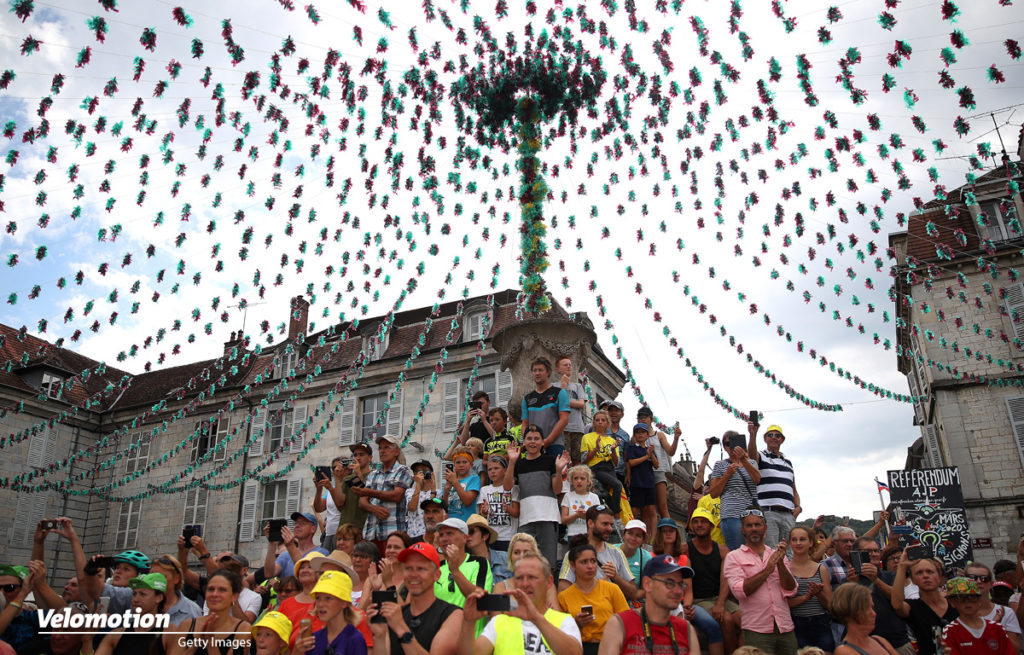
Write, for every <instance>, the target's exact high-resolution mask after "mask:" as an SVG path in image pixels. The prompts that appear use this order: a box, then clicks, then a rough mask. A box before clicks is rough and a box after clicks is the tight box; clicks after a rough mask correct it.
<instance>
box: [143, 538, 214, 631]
mask: <svg viewBox="0 0 1024 655" xmlns="http://www.w3.org/2000/svg"><path fill="white" fill-rule="evenodd" d="M149 570H150V572H151V573H160V574H163V576H164V579H166V580H167V598H166V600H165V601H164V605H163V608H161V610H160V611H161V612H163V613H164V614H167V615H168V617H169V620H170V622H171V625H179V624H180V623H182V622H184V621H186V620H187V619H195V618H199V617H200V616H202V615H203V610H201V609H199V606H198V605H196V604H195V603H193V602H192V601H191V600H189V599H188V598H185V595H184V594H183V593H181V590H182V588H183V587H184V584H185V576H184V574H183V572H182V569H181V562H179V561H178V560H177V558H175V557H171V556H170V555H162V556H160V557H158V558H157V559H155V560H154V561H153V564H152V566H151V567H150V569H149Z"/></svg>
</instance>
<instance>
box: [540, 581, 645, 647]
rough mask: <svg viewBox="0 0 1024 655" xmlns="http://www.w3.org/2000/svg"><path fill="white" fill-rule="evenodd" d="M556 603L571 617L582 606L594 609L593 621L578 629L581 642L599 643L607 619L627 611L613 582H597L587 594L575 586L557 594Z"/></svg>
mask: <svg viewBox="0 0 1024 655" xmlns="http://www.w3.org/2000/svg"><path fill="white" fill-rule="evenodd" d="M558 603H559V605H561V606H562V610H563V611H565V612H568V613H569V614H571V615H572V616H576V615H577V614H579V613H580V609H581V608H582V607H583V606H584V605H591V606H592V607H593V608H594V620H593V621H591V622H590V623H588V624H586V625H585V626H583V627H581V628H580V634H581V635H582V636H583V641H584V642H587V641H592V642H599V641H601V635H603V634H604V626H605V624H606V623H608V619H610V618H612V616H613V615H615V614H618V613H619V612H625V611H626V610H628V609H629V605H628V604H627V603H626V597H625V596H624V595H623V594H622V590H621V589H619V586H618V585H617V584H615V583H614V582H608V581H607V580H598V581H597V586H596V587H594V588H593V589H591V590H590V593H589V594H585V593H583V592H582V591H580V588H579V587H577V586H576V585H575V584H574V585H572V586H571V587H569V588H568V589H566V590H565V591H563V592H560V593H559V594H558Z"/></svg>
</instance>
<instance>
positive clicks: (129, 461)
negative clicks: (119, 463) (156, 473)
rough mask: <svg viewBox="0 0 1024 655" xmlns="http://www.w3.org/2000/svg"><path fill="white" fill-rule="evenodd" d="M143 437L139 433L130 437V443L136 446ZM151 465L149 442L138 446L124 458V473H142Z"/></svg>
mask: <svg viewBox="0 0 1024 655" xmlns="http://www.w3.org/2000/svg"><path fill="white" fill-rule="evenodd" d="M141 436H142V435H141V434H140V433H138V432H135V433H132V434H130V435H128V442H129V443H132V444H134V443H135V442H136V441H138V439H139V438H140V437H141ZM146 464H149V442H148V441H147V442H146V443H141V444H138V445H136V446H135V447H134V449H133V450H131V451H129V452H128V454H127V455H125V456H124V472H125V473H126V474H127V473H134V472H135V471H141V470H142V469H144V468H146Z"/></svg>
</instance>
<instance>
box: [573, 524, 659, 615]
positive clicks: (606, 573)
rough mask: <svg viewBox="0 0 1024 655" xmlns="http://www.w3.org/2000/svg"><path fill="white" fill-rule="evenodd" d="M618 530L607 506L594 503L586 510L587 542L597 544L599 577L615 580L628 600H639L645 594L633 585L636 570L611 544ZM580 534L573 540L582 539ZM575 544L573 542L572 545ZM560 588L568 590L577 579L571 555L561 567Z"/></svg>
mask: <svg viewBox="0 0 1024 655" xmlns="http://www.w3.org/2000/svg"><path fill="white" fill-rule="evenodd" d="M614 531H615V515H614V514H613V513H612V510H611V509H610V508H609V507H608V506H606V505H595V506H594V507H591V508H589V509H587V543H589V544H590V545H591V546H593V547H594V551H595V552H596V553H597V562H598V564H599V565H600V567H601V568H600V569H598V571H597V577H598V579H600V580H608V581H609V582H614V583H615V584H617V585H618V586H619V589H621V590H622V595H624V596H625V597H626V600H640V599H641V598H643V594H642V593H641V592H640V591H639V590H638V589H637V587H636V585H635V584H633V573H632V572H631V571H630V570H629V562H627V561H626V556H625V555H623V554H622V551H621V550H619V549H618V548H613V547H611V546H609V545H608V537H610V536H611V535H612V532H614ZM582 538H583V535H578V536H577V537H574V539H582ZM573 545H574V544H572V543H570V544H569V547H570V548H571V547H572V546H573ZM558 578H559V580H558V591H560V592H561V591H565V590H566V589H568V588H569V587H571V586H572V583H573V582H575V581H576V575H575V574H574V573H573V571H572V567H571V566H569V557H568V556H566V558H565V559H564V560H563V561H562V569H561V571H559V574H558Z"/></svg>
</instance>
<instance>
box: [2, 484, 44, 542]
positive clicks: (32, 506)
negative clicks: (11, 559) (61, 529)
mask: <svg viewBox="0 0 1024 655" xmlns="http://www.w3.org/2000/svg"><path fill="white" fill-rule="evenodd" d="M45 516H46V494H45V493H34V494H26V493H22V494H20V495H19V496H18V504H17V506H16V507H15V509H14V524H13V525H11V529H10V530H9V531H8V537H7V538H8V540H9V541H10V545H11V546H14V547H22V548H29V547H31V546H32V535H33V534H35V530H36V526H37V525H39V522H40V521H42V520H43V518H44V517H45Z"/></svg>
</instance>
